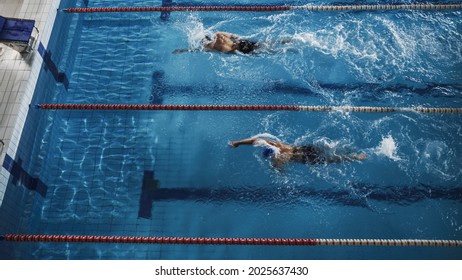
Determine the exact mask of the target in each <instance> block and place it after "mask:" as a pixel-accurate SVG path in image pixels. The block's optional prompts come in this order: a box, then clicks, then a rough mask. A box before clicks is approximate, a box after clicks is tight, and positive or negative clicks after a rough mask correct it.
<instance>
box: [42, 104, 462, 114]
mask: <svg viewBox="0 0 462 280" xmlns="http://www.w3.org/2000/svg"><path fill="white" fill-rule="evenodd" d="M34 107H35V108H36V109H41V110H119V111H127V110H145V111H148V110H151V111H152V110H154V111H306V112H332V111H334V112H336V111H340V112H353V113H393V112H403V113H405V112H415V113H433V114H461V113H462V108H422V107H412V108H411V107H395V108H393V107H364V106H301V105H163V104H36V105H34Z"/></svg>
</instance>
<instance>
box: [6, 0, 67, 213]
mask: <svg viewBox="0 0 462 280" xmlns="http://www.w3.org/2000/svg"><path fill="white" fill-rule="evenodd" d="M59 3H60V0H0V15H1V16H3V17H12V18H20V19H32V20H35V26H36V27H37V28H38V30H39V32H40V35H39V38H38V42H37V44H36V46H35V49H34V50H33V51H32V52H31V53H29V54H21V53H18V52H17V51H15V50H13V49H11V48H9V47H7V46H5V45H4V44H1V43H0V140H1V142H0V163H1V167H0V205H1V204H2V201H3V197H4V195H5V191H6V186H7V183H8V179H9V177H10V174H9V172H8V171H7V170H6V169H5V168H4V167H3V163H4V159H5V155H6V154H7V153H8V155H9V156H10V157H12V158H14V157H15V155H16V150H17V147H18V144H19V139H20V138H21V134H22V129H23V127H24V122H25V120H26V116H27V112H28V110H29V104H30V101H31V99H32V95H33V93H34V89H35V85H36V82H37V79H38V75H39V72H40V68H41V65H42V57H41V56H40V55H39V54H38V53H37V48H38V45H39V43H40V42H41V43H42V45H43V46H45V48H46V46H47V45H48V40H49V38H50V34H51V31H52V27H53V23H54V19H55V17H56V11H57V8H58V6H59Z"/></svg>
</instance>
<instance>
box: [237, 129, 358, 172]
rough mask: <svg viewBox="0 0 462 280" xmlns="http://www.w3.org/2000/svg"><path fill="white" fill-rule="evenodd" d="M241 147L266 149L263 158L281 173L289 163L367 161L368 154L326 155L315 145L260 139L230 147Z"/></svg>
mask: <svg viewBox="0 0 462 280" xmlns="http://www.w3.org/2000/svg"><path fill="white" fill-rule="evenodd" d="M240 145H253V146H262V147H263V148H264V150H263V156H264V157H265V158H270V159H271V164H272V165H273V167H275V168H276V169H277V170H279V171H281V170H282V169H283V167H284V165H285V164H287V163H289V162H296V163H303V164H320V163H340V162H342V161H351V160H365V159H366V154H353V155H348V156H347V155H344V156H338V155H325V152H324V151H323V149H322V148H320V147H316V146H315V145H304V146H292V145H288V144H284V143H281V142H276V141H271V140H267V139H262V138H258V137H253V138H248V139H243V140H238V141H231V142H229V146H230V147H232V148H237V147H239V146H240Z"/></svg>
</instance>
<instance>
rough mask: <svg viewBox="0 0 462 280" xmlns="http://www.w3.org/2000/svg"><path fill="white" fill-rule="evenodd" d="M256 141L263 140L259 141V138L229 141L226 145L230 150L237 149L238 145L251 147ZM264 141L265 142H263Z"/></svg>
mask: <svg viewBox="0 0 462 280" xmlns="http://www.w3.org/2000/svg"><path fill="white" fill-rule="evenodd" d="M257 140H263V139H259V138H247V139H243V140H238V141H231V142H229V143H228V145H229V146H230V147H232V148H237V147H239V146H240V145H253V144H254V143H255V141H257ZM263 141H265V140H263Z"/></svg>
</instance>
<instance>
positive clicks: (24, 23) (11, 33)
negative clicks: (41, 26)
mask: <svg viewBox="0 0 462 280" xmlns="http://www.w3.org/2000/svg"><path fill="white" fill-rule="evenodd" d="M34 30H35V31H36V34H34V35H32V33H33V32H34ZM38 33H39V32H38V29H37V28H36V27H35V20H30V19H17V18H6V17H2V16H0V43H3V44H5V45H7V46H8V47H10V48H12V49H15V50H16V51H18V52H30V51H31V50H33V49H34V47H35V43H36V42H37V38H38Z"/></svg>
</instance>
